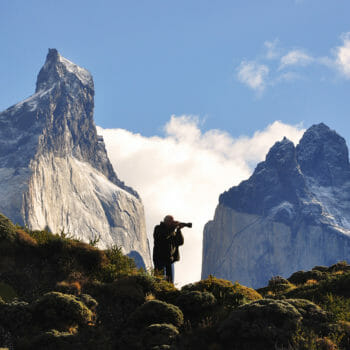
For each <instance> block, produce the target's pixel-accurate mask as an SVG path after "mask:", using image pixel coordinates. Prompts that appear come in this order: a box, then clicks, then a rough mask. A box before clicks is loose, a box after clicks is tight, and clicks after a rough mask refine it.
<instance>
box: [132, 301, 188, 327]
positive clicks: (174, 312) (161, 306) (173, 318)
mask: <svg viewBox="0 0 350 350" xmlns="http://www.w3.org/2000/svg"><path fill="white" fill-rule="evenodd" d="M154 323H170V324H172V325H174V326H175V327H180V326H181V325H182V324H183V314H182V312H181V310H180V309H179V308H178V307H177V306H175V305H172V304H168V303H165V302H163V301H160V300H150V301H147V302H145V303H144V304H142V305H141V306H140V307H138V308H137V309H136V310H135V311H134V312H133V313H132V314H131V315H130V318H129V320H128V325H129V326H131V327H134V328H135V327H137V328H138V329H140V328H143V327H146V326H149V325H151V324H154Z"/></svg>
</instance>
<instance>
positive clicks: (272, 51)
mask: <svg viewBox="0 0 350 350" xmlns="http://www.w3.org/2000/svg"><path fill="white" fill-rule="evenodd" d="M278 44H279V39H275V40H273V41H268V40H267V41H265V42H264V46H265V48H266V54H265V57H266V58H267V59H269V60H274V59H277V58H279V57H280V56H281V50H280V49H279V48H278Z"/></svg>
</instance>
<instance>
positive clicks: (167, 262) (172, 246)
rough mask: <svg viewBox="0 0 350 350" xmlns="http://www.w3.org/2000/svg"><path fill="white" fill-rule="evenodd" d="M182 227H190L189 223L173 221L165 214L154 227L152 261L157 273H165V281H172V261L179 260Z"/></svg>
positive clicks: (182, 239)
mask: <svg viewBox="0 0 350 350" xmlns="http://www.w3.org/2000/svg"><path fill="white" fill-rule="evenodd" d="M183 227H192V224H191V223H183V222H178V221H175V220H174V218H173V216H171V215H167V216H166V217H165V218H164V220H163V221H162V222H161V223H160V224H159V225H157V226H155V228H154V232H153V238H154V247H153V263H154V269H155V270H156V272H157V273H159V274H161V275H162V276H164V272H165V275H166V279H167V281H169V282H171V283H174V272H173V265H172V264H173V263H174V262H175V261H179V260H180V254H179V246H180V245H183V243H184V237H183V235H182V232H181V228H183Z"/></svg>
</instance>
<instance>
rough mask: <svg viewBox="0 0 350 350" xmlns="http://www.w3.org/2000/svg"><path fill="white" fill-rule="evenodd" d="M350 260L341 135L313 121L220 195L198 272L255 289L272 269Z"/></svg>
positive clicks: (348, 170)
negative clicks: (296, 140) (294, 140)
mask: <svg viewBox="0 0 350 350" xmlns="http://www.w3.org/2000/svg"><path fill="white" fill-rule="evenodd" d="M349 259H350V165H349V157H348V149H347V146H346V143H345V140H344V139H343V138H342V137H341V136H339V135H338V134H337V133H336V132H335V131H332V130H330V129H329V128H328V127H327V126H326V125H324V124H322V123H321V124H318V125H314V126H312V127H311V128H309V129H308V130H307V131H306V132H305V134H304V135H303V137H302V139H301V141H300V143H299V144H298V145H297V147H295V146H294V144H293V143H292V142H291V141H289V140H288V139H286V138H284V139H283V140H282V141H281V142H277V143H276V144H275V145H274V146H273V147H272V148H271V149H270V151H269V153H268V154H267V156H266V159H265V161H264V162H261V163H260V164H258V166H257V167H256V169H255V171H254V173H253V175H252V176H251V177H250V178H249V179H248V180H247V181H243V182H242V183H241V184H240V185H239V186H236V187H232V188H231V189H230V190H228V191H227V192H225V193H223V194H222V195H221V196H220V198H219V205H218V207H217V209H216V212H215V217H214V220H213V221H210V222H208V223H207V225H206V226H205V229H204V240H203V265H202V277H203V278H205V277H206V276H208V275H209V274H214V275H215V276H218V277H223V278H226V279H229V280H232V281H236V280H238V281H239V282H240V283H243V284H245V285H248V286H252V287H254V288H256V287H261V286H263V285H265V284H266V283H267V281H268V280H269V279H270V278H271V277H272V276H276V275H281V276H284V277H285V276H288V275H290V274H291V273H292V272H293V271H297V270H301V269H310V268H311V267H312V266H315V265H331V264H334V263H335V262H337V261H339V260H349Z"/></svg>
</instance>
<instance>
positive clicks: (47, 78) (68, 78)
mask: <svg viewBox="0 0 350 350" xmlns="http://www.w3.org/2000/svg"><path fill="white" fill-rule="evenodd" d="M57 82H63V83H65V84H66V85H68V86H74V85H75V83H79V84H80V85H82V87H88V88H90V89H93V88H94V83H93V79H92V76H91V74H90V73H89V72H88V71H87V70H86V69H84V68H81V67H79V66H78V65H76V64H75V63H73V62H71V61H69V60H68V59H66V58H64V57H63V56H62V55H60V54H59V52H58V51H57V50H56V49H49V52H48V54H47V56H46V61H45V64H44V66H43V67H42V68H41V70H40V72H39V74H38V79H37V82H36V90H35V92H38V91H41V90H47V89H50V88H52V87H53V86H54V84H56V83H57Z"/></svg>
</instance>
